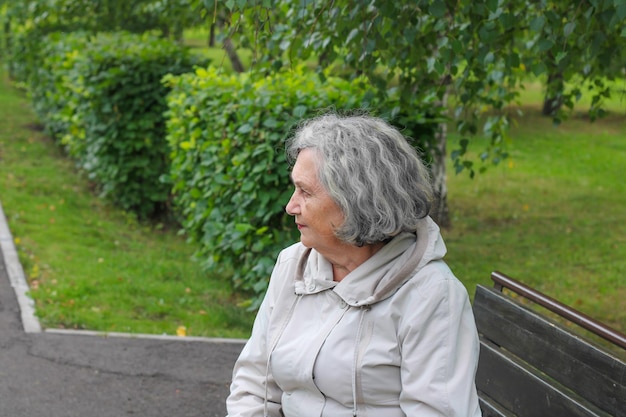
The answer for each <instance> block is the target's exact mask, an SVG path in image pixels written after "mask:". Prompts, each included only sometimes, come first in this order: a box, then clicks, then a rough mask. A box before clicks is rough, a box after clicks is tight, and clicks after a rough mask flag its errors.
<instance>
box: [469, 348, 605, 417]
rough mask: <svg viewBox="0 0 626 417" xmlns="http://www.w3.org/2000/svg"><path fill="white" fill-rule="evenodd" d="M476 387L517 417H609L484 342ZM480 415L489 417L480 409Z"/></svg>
mask: <svg viewBox="0 0 626 417" xmlns="http://www.w3.org/2000/svg"><path fill="white" fill-rule="evenodd" d="M476 385H477V388H478V390H479V392H480V393H484V394H486V396H488V397H489V398H490V399H493V400H495V401H496V402H497V404H498V405H499V406H501V407H504V408H506V409H507V410H511V411H512V412H513V413H514V414H515V415H516V416H517V417H537V416H550V417H598V416H604V417H608V416H609V414H608V413H604V412H602V411H601V410H599V409H598V408H596V407H594V406H593V405H591V404H589V403H588V402H586V401H585V400H584V399H583V398H581V397H580V396H578V395H576V394H575V393H573V392H570V391H568V390H567V389H564V388H563V387H561V386H558V385H556V384H552V383H550V382H549V381H546V380H545V379H543V378H542V377H541V375H540V374H539V373H538V372H537V371H536V370H533V369H532V368H530V367H528V366H526V365H525V364H524V363H523V362H521V361H520V362H518V361H517V360H516V359H515V358H514V357H513V356H509V355H507V353H506V352H505V351H502V350H500V349H499V348H498V347H497V346H495V345H493V344H491V343H489V342H488V341H485V340H483V341H482V343H481V346H480V360H479V365H478V372H477V374H476ZM483 414H488V413H487V412H485V410H484V409H483ZM496 415H498V414H496Z"/></svg>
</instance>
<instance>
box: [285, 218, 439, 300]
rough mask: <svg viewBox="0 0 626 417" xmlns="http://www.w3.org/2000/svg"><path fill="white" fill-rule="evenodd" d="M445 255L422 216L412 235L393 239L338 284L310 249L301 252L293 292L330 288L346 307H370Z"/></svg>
mask: <svg viewBox="0 0 626 417" xmlns="http://www.w3.org/2000/svg"><path fill="white" fill-rule="evenodd" d="M445 254H446V246H445V244H444V242H443V238H442V237H441V233H440V230H439V226H437V224H436V223H435V222H434V221H433V220H432V219H431V218H430V217H426V218H424V219H422V220H421V221H420V223H419V225H418V228H417V230H416V231H415V233H401V234H399V235H398V236H396V237H394V238H393V239H392V240H391V241H390V242H389V243H387V244H386V245H385V246H384V247H383V248H382V249H380V250H379V251H378V252H376V253H375V254H374V256H372V257H371V258H369V259H368V260H367V261H365V262H364V263H363V264H361V265H359V266H358V267H357V268H356V269H355V270H354V271H352V272H350V273H349V274H348V275H347V276H346V277H345V278H344V279H343V280H341V282H335V281H333V271H332V265H331V264H330V262H328V261H327V260H326V259H325V258H324V257H323V256H321V255H320V254H319V253H318V252H316V251H315V250H314V249H307V250H305V251H304V252H303V254H302V256H301V257H300V260H299V262H298V269H297V272H296V277H295V283H294V285H295V292H296V294H300V295H307V294H315V293H317V292H320V291H325V290H328V289H330V288H334V291H335V293H336V294H337V295H338V296H339V297H341V299H342V300H343V301H344V302H345V303H347V304H348V305H351V306H355V307H358V306H367V305H372V304H375V303H377V302H379V301H382V300H384V299H386V298H388V297H389V296H391V295H392V294H394V293H395V292H396V291H397V290H398V289H399V288H400V287H401V286H402V285H403V284H404V283H405V282H406V281H408V280H409V279H410V278H411V277H412V276H413V275H415V273H416V272H417V271H418V270H419V269H421V268H422V267H424V266H425V265H426V264H428V263H429V262H431V261H434V260H439V259H442V258H443V256H444V255H445Z"/></svg>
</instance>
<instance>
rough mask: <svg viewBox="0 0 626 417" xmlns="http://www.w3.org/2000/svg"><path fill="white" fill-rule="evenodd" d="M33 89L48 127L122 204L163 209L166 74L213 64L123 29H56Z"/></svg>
mask: <svg viewBox="0 0 626 417" xmlns="http://www.w3.org/2000/svg"><path fill="white" fill-rule="evenodd" d="M47 39H48V40H50V42H49V43H48V44H47V45H46V46H45V47H44V48H43V49H42V56H43V57H44V59H43V61H42V64H41V65H40V68H39V70H38V71H37V76H36V77H33V81H32V83H31V88H30V89H31V93H32V96H33V99H34V106H35V108H36V110H37V113H38V114H39V115H40V117H42V120H43V121H44V123H47V128H48V130H49V131H50V132H51V133H53V134H55V135H57V136H60V137H61V142H62V143H63V144H64V145H65V146H66V147H67V149H68V151H69V153H70V155H71V156H72V157H74V158H76V159H77V161H78V163H79V166H80V167H81V168H82V169H83V170H85V171H86V172H87V173H88V175H89V177H90V178H91V179H93V180H94V181H95V182H96V183H97V184H98V185H99V187H100V189H101V191H102V194H103V195H104V196H108V197H110V198H112V199H113V200H114V201H116V202H117V203H118V204H119V205H120V206H121V207H122V208H123V209H125V210H130V211H133V212H135V213H136V214H137V215H138V216H139V217H141V218H146V217H150V216H154V215H156V214H160V213H162V212H163V210H164V208H165V207H166V204H167V201H168V199H169V191H170V185H169V184H167V183H164V182H163V181H161V177H162V176H163V175H164V174H166V173H167V172H168V169H169V160H168V154H169V149H168V145H167V141H166V139H165V120H164V112H165V110H166V109H167V105H166V101H165V97H166V95H167V92H168V91H169V89H168V87H167V86H166V85H164V84H163V83H162V82H161V80H162V78H163V76H164V75H166V74H181V73H184V72H189V71H192V70H193V68H194V67H195V66H196V65H204V66H206V64H207V62H206V61H205V60H202V61H201V58H199V57H196V56H194V55H192V54H190V53H189V52H188V50H186V49H183V48H181V47H180V46H179V45H178V44H176V43H174V42H171V41H168V40H163V39H159V38H156V37H153V36H149V35H135V34H129V33H124V32H115V33H100V34H97V35H94V36H85V35H82V34H77V33H74V34H69V35H58V34H56V35H53V36H50V37H49V38H47Z"/></svg>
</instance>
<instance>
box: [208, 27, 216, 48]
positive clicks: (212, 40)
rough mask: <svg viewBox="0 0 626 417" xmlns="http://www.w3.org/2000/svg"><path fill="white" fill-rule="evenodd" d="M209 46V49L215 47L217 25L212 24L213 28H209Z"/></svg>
mask: <svg viewBox="0 0 626 417" xmlns="http://www.w3.org/2000/svg"><path fill="white" fill-rule="evenodd" d="M208 45H209V48H213V47H215V23H211V27H210V28H209V39H208Z"/></svg>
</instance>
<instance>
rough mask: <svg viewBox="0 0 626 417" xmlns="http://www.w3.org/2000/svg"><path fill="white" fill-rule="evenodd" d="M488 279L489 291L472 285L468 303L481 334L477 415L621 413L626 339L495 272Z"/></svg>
mask: <svg viewBox="0 0 626 417" xmlns="http://www.w3.org/2000/svg"><path fill="white" fill-rule="evenodd" d="M491 278H492V280H493V281H494V283H495V285H494V288H488V287H485V286H481V285H479V286H477V288H476V296H475V298H474V304H473V308H474V315H475V317H476V324H477V327H478V332H479V334H480V360H479V362H478V372H477V375H476V386H477V388H478V392H479V397H480V404H481V408H482V410H483V416H484V417H492V416H494V417H495V416H518V417H560V416H563V417H576V416H617V417H624V416H626V362H625V359H624V358H625V357H626V335H624V334H622V333H620V332H618V331H616V330H614V329H611V328H609V327H607V326H605V325H603V324H602V323H600V322H598V321H596V320H593V319H592V318H590V317H588V316H586V315H584V314H582V313H580V312H578V311H576V310H574V309H573V308H571V307H568V306H566V305H564V304H561V303H559V302H558V301H556V300H554V299H552V298H550V297H548V296H546V295H544V294H542V293H540V292H538V291H536V290H534V289H532V288H530V287H528V286H526V285H524V284H522V283H520V282H519V281H516V280H514V279H512V278H509V277H507V276H506V275H504V274H501V273H499V272H494V273H493V274H492V276H491ZM503 289H507V293H508V292H509V291H511V292H513V293H515V294H517V296H515V297H511V296H509V295H507V293H504V292H503ZM518 300H530V301H532V303H535V304H537V305H540V306H542V307H544V308H547V309H548V310H550V311H552V312H553V313H555V314H556V315H558V316H560V317H562V318H563V319H565V320H566V322H565V323H566V324H568V325H570V324H571V323H575V324H577V325H579V326H581V327H583V328H584V329H586V330H589V331H591V332H592V333H594V334H596V335H598V336H599V337H601V338H603V339H605V340H608V341H609V342H611V343H612V344H614V345H616V346H619V347H621V349H624V355H621V354H620V352H622V351H621V349H617V348H616V349H615V351H613V350H612V349H608V348H606V347H602V346H600V344H598V343H594V342H591V341H589V340H587V339H585V338H583V337H581V336H579V335H578V334H576V333H574V332H572V331H571V330H568V329H567V326H565V325H563V324H559V323H558V322H557V321H556V320H553V319H551V318H549V317H547V315H546V314H542V313H540V312H538V311H537V310H535V309H532V308H529V307H528V306H526V304H527V303H526V302H524V303H521V302H520V301H518ZM555 317H557V316H555ZM559 321H560V320H559ZM570 322H571V323H570ZM565 323H564V324H565Z"/></svg>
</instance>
